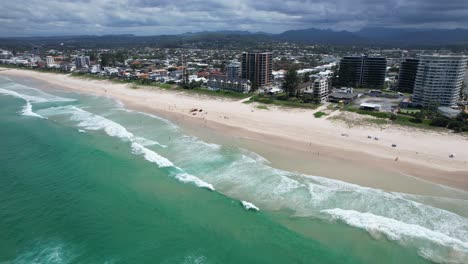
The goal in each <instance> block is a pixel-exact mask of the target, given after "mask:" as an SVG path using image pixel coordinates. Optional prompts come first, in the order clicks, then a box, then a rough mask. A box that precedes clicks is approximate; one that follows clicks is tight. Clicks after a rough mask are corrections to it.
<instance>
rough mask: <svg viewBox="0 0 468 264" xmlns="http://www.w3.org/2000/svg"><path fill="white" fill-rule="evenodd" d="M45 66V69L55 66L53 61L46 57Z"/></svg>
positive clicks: (52, 58)
mask: <svg viewBox="0 0 468 264" xmlns="http://www.w3.org/2000/svg"><path fill="white" fill-rule="evenodd" d="M46 65H47V67H54V66H55V59H54V57H52V56H47V57H46Z"/></svg>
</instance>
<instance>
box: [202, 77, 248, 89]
mask: <svg viewBox="0 0 468 264" xmlns="http://www.w3.org/2000/svg"><path fill="white" fill-rule="evenodd" d="M207 86H208V88H209V89H210V90H229V91H234V92H238V93H248V92H249V91H250V89H251V88H252V85H251V84H250V81H249V80H246V79H241V78H227V77H226V76H211V77H210V78H209V79H208V82H207Z"/></svg>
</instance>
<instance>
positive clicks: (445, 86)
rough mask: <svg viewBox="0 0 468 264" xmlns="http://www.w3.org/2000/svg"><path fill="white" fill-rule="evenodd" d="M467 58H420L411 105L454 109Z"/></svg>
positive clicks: (461, 56) (454, 56)
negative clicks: (435, 105) (431, 105)
mask: <svg viewBox="0 0 468 264" xmlns="http://www.w3.org/2000/svg"><path fill="white" fill-rule="evenodd" d="M467 59H468V57H467V56H463V55H424V56H421V58H420V61H419V65H418V70H417V73H416V79H415V82H414V91H413V103H414V104H417V105H421V106H428V105H430V104H432V103H436V104H438V105H439V106H448V107H456V106H457V102H458V101H459V99H460V90H461V88H462V84H463V80H464V78H465V72H466V67H467V65H466V63H467Z"/></svg>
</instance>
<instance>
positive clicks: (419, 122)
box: [409, 117, 423, 124]
mask: <svg viewBox="0 0 468 264" xmlns="http://www.w3.org/2000/svg"><path fill="white" fill-rule="evenodd" d="M409 121H410V122H412V123H416V124H421V123H422V122H423V120H422V119H421V118H417V117H415V118H411V119H410V120H409Z"/></svg>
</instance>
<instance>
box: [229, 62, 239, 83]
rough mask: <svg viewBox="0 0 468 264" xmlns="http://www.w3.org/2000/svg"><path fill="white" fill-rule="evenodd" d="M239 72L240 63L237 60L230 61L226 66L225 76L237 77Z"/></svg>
mask: <svg viewBox="0 0 468 264" xmlns="http://www.w3.org/2000/svg"><path fill="white" fill-rule="evenodd" d="M240 74H241V63H240V62H239V61H237V60H234V61H231V63H229V64H228V65H227V66H226V77H227V78H228V79H232V78H239V76H240Z"/></svg>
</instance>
